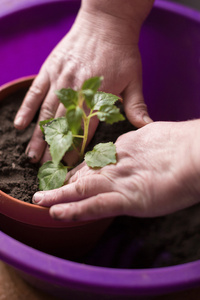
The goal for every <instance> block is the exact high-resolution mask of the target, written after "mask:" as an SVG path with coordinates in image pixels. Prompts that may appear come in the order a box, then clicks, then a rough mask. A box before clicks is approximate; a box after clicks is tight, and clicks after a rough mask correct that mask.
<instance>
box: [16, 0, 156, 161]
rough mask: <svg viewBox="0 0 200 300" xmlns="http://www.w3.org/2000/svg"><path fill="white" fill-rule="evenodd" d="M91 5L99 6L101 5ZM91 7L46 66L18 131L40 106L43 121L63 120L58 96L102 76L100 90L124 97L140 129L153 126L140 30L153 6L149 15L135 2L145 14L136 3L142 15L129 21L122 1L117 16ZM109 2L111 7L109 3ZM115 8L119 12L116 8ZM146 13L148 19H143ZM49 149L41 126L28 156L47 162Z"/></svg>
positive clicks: (26, 101) (21, 113) (21, 112)
mask: <svg viewBox="0 0 200 300" xmlns="http://www.w3.org/2000/svg"><path fill="white" fill-rule="evenodd" d="M129 1H130V0H128V2H129ZM89 2H91V3H92V4H94V3H95V2H96V1H89ZM89 2H88V1H83V5H82V8H81V9H80V12H79V14H78V17H77V19H76V21H75V24H74V25H73V27H72V29H71V31H70V32H69V33H68V34H67V35H66V36H65V37H64V38H63V40H62V41H61V42H60V43H59V44H58V45H57V46H56V47H55V49H54V50H53V51H52V53H51V54H50V55H49V57H48V58H47V59H46V61H45V62H44V64H43V65H42V67H41V70H40V72H39V74H38V76H37V77H36V78H35V80H34V82H33V84H32V86H31V87H30V89H29V91H28V93H27V95H26V97H25V99H24V101H23V103H22V106H21V108H20V109H19V111H18V113H17V116H16V118H15V122H14V124H15V127H16V128H17V129H24V128H26V127H27V126H28V124H29V123H30V122H31V121H32V119H33V117H34V116H35V114H36V112H37V110H38V109H39V108H40V106H41V109H40V114H39V120H38V122H39V121H40V120H45V119H49V118H53V117H59V116H61V115H63V114H64V112H65V111H64V107H63V105H61V104H59V101H58V99H57V97H56V95H55V91H56V90H59V89H61V88H63V87H72V88H76V87H80V86H81V84H82V82H83V81H84V80H85V79H88V78H89V77H92V76H101V75H103V76H104V82H103V85H102V87H101V90H103V91H105V92H110V93H113V94H117V95H118V94H121V95H122V97H123V98H124V105H125V111H126V113H127V117H128V118H129V120H130V121H131V122H132V123H133V124H134V125H135V126H137V127H141V126H143V125H145V124H146V123H149V122H151V119H150V118H149V116H148V113H147V110H146V105H145V104H144V100H143V94H142V76H141V73H142V68H141V59H140V53H139V50H138V38H139V31H140V27H141V25H142V21H143V19H144V18H145V16H146V15H147V13H148V12H149V10H150V8H149V5H148V12H147V9H145V10H144V8H143V6H145V5H144V3H143V5H141V4H139V3H141V1H138V0H137V1H134V2H138V4H137V5H138V6H137V7H140V6H142V8H141V9H140V10H141V11H142V12H143V10H144V13H143V14H142V13H139V12H138V10H137V9H136V8H134V7H133V5H132V3H131V7H133V14H136V13H137V16H134V18H131V17H132V15H131V17H130V16H128V17H127V16H126V15H125V12H124V16H125V17H124V19H123V14H122V9H120V7H121V6H123V8H124V9H125V10H126V9H127V8H128V12H130V7H129V6H128V7H127V6H126V5H124V4H123V3H121V1H118V2H119V4H118V5H119V6H120V7H119V8H118V10H117V11H118V14H119V15H115V14H112V12H111V11H105V12H104V11H102V7H101V8H98V9H97V8H96V10H95V8H94V7H92V9H91V8H90V9H89V8H88V3H89ZM111 2H112V1H111ZM128 2H127V3H128ZM131 2H132V0H131ZM145 2H148V3H150V2H149V1H145ZM151 2H152V1H151ZM98 3H99V1H97V4H98ZM102 3H103V1H102V2H101V4H102ZM105 3H108V6H109V5H110V4H109V2H108V1H105ZM115 4H116V3H115ZM90 5H91V4H90ZM91 6H92V5H91ZM97 6H98V5H97ZM100 6H101V5H100ZM111 7H114V8H116V7H117V5H114V6H113V5H112V6H111ZM141 14H142V15H144V16H143V18H142V17H141ZM93 122H94V123H93V124H91V127H90V132H89V133H90V134H89V140H90V138H91V137H92V136H93V133H94V131H95V129H96V126H97V123H98V122H97V120H94V121H93ZM45 149H46V143H45V141H44V140H43V136H42V132H41V130H40V128H39V125H38V124H37V125H36V128H35V131H34V133H33V136H32V138H31V140H30V143H29V145H28V147H27V150H26V153H27V154H28V156H29V157H30V158H32V161H33V162H38V161H40V160H41V162H42V163H43V162H44V161H46V160H48V159H49V154H48V151H45ZM68 158H69V156H68ZM69 160H70V161H67V163H68V164H72V163H73V162H72V158H70V159H69Z"/></svg>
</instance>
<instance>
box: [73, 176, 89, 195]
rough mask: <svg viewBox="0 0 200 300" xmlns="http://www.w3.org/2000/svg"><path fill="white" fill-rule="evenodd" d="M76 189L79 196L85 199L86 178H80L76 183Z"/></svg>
mask: <svg viewBox="0 0 200 300" xmlns="http://www.w3.org/2000/svg"><path fill="white" fill-rule="evenodd" d="M75 189H76V192H77V194H78V195H80V196H81V197H85V196H86V195H87V182H86V180H85V178H79V179H78V180H77V181H76V184H75Z"/></svg>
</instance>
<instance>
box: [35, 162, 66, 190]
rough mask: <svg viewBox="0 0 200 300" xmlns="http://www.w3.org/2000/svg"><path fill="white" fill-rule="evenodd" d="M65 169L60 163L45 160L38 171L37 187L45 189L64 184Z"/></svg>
mask: <svg viewBox="0 0 200 300" xmlns="http://www.w3.org/2000/svg"><path fill="white" fill-rule="evenodd" d="M67 171H68V170H67V167H66V166H64V165H63V164H62V163H59V164H58V165H55V164H54V163H53V162H52V161H47V162H46V163H44V164H43V165H42V166H41V167H40V169H39V172H38V179H39V189H40V190H41V191H47V190H53V189H56V188H59V187H61V186H62V185H63V184H64V181H65V178H66V175H67Z"/></svg>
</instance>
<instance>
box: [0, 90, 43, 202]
mask: <svg viewBox="0 0 200 300" xmlns="http://www.w3.org/2000/svg"><path fill="white" fill-rule="evenodd" d="M24 95H25V91H20V92H19V93H16V95H15V97H7V99H5V100H4V101H3V102H2V103H1V106H0V113H1V117H0V189H1V190H2V191H3V192H5V193H7V194H9V195H10V196H12V197H15V198H17V199H20V200H22V201H26V202H31V199H32V195H33V194H34V193H35V192H36V191H37V190H38V181H37V171H38V165H36V164H32V163H30V161H29V159H28V157H27V156H26V155H25V149H26V146H27V144H28V141H29V140H30V137H31V135H32V132H33V129H34V125H35V124H34V123H32V124H31V125H30V126H29V127H28V128H27V129H26V130H23V131H19V130H16V129H15V128H14V126H13V120H14V117H15V114H16V112H17V108H18V107H19V105H20V103H21V102H22V99H23V97H24Z"/></svg>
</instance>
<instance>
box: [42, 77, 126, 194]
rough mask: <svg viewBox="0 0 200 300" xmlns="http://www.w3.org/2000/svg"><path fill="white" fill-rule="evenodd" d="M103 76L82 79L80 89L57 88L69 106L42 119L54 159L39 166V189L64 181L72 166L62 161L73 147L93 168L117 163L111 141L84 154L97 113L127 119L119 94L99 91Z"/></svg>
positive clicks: (101, 116) (106, 118)
mask: <svg viewBox="0 0 200 300" xmlns="http://www.w3.org/2000/svg"><path fill="white" fill-rule="evenodd" d="M102 80H103V78H102V77H92V78H90V79H88V80H86V81H85V82H84V83H83V85H82V87H81V89H80V90H77V91H76V90H73V89H71V88H67V89H65V88H63V89H61V90H59V91H57V92H56V94H57V96H58V98H59V100H60V102H61V103H62V104H63V105H64V106H65V108H66V114H65V116H64V117H61V118H56V119H49V120H45V121H41V122H40V128H41V130H42V132H43V134H44V137H45V141H46V142H47V143H48V144H49V147H50V148H49V150H50V154H51V157H52V161H47V162H46V163H44V164H43V165H42V166H41V168H40V169H39V172H38V179H39V189H40V190H51V189H55V188H58V187H61V186H62V185H63V184H64V182H65V178H66V174H67V172H68V169H70V168H72V167H71V166H65V165H64V164H62V162H61V161H62V158H63V156H64V155H65V153H66V152H68V151H71V150H73V149H74V150H75V151H77V152H78V155H79V162H80V161H82V160H83V159H85V161H86V163H87V165H88V166H89V167H91V168H100V167H103V166H105V165H108V164H111V163H116V149H115V145H114V144H113V143H112V142H108V143H100V144H98V145H96V146H95V147H94V148H93V150H92V151H89V152H87V153H86V154H85V148H86V144H87V139H88V130H89V124H90V120H91V119H92V118H93V117H95V116H97V117H98V118H99V120H100V121H105V122H106V123H109V124H112V123H114V122H118V121H121V120H124V117H123V115H122V114H121V113H120V111H119V108H117V107H116V106H115V102H116V101H117V100H118V99H119V97H117V96H115V95H112V94H108V93H104V92H100V91H98V89H99V87H100V85H101V82H102ZM82 124H83V129H82ZM84 154H85V157H84Z"/></svg>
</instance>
